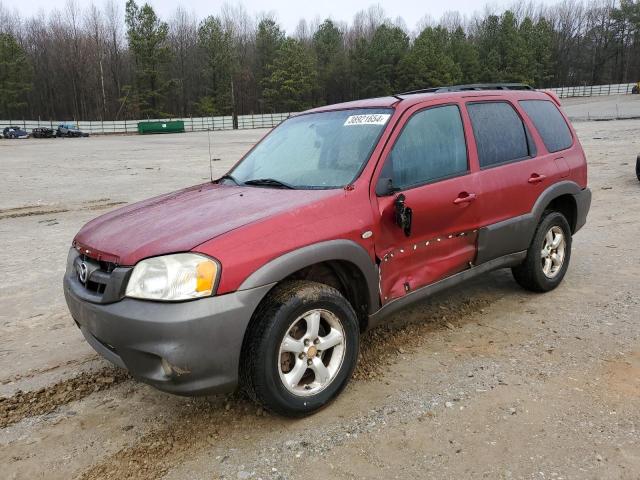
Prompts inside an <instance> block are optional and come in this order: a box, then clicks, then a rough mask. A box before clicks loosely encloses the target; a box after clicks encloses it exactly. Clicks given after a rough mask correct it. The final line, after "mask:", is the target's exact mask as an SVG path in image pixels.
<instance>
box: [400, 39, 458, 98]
mask: <svg viewBox="0 0 640 480" xmlns="http://www.w3.org/2000/svg"><path fill="white" fill-rule="evenodd" d="M399 69H400V72H401V74H400V75H401V87H400V88H401V89H402V90H416V89H420V88H426V87H435V86H439V85H452V84H455V83H459V82H460V80H461V78H462V71H461V69H460V66H459V65H457V64H456V63H455V62H454V60H453V59H452V58H451V56H450V48H449V33H448V32H447V30H446V29H445V28H443V27H435V28H433V27H426V28H425V29H424V30H422V32H421V33H420V35H418V38H416V40H415V42H414V43H413V46H412V47H411V50H410V52H409V54H408V55H407V56H405V57H404V58H403V59H402V60H401V63H400V67H399Z"/></svg>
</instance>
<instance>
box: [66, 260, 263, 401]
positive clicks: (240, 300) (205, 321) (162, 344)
mask: <svg viewBox="0 0 640 480" xmlns="http://www.w3.org/2000/svg"><path fill="white" fill-rule="evenodd" d="M271 286H272V285H265V286H262V287H257V288H253V289H250V290H242V291H238V292H234V293H231V294H227V295H221V296H219V297H208V298H203V299H199V300H194V301H189V302H180V303H166V302H151V301H144V300H135V299H131V298H124V299H122V300H120V301H118V302H115V303H110V304H97V303H92V302H89V301H87V300H84V299H82V297H81V289H82V288H84V287H83V285H82V284H81V283H80V282H79V281H78V279H77V276H76V275H75V273H74V271H67V273H66V274H65V277H64V295H65V299H66V301H67V305H68V306H69V310H70V311H71V315H72V316H73V318H74V320H75V321H76V323H77V325H78V327H79V328H80V330H81V331H82V334H83V335H84V337H85V338H86V340H87V342H89V344H90V345H91V346H92V347H93V348H94V349H95V350H96V351H97V352H98V353H99V354H101V355H102V356H103V357H105V358H106V359H107V360H109V361H111V362H112V363H114V364H115V365H118V366H120V367H123V368H126V369H127V370H129V372H130V373H131V374H132V375H133V376H134V377H135V378H137V379H139V380H141V381H143V382H145V383H148V384H151V385H153V386H154V387H156V388H158V389H160V390H163V391H166V392H170V393H175V394H180V395H202V394H209V393H219V392H227V391H231V390H233V389H234V388H235V387H236V386H237V383H238V368H239V362H240V352H241V349H242V341H243V338H244V334H245V331H246V328H247V325H248V324H249V320H250V319H251V315H252V314H253V312H254V310H255V308H256V307H257V305H258V303H259V302H260V301H261V300H262V298H263V297H264V295H265V294H266V293H267V292H268V291H269V289H270V288H271Z"/></svg>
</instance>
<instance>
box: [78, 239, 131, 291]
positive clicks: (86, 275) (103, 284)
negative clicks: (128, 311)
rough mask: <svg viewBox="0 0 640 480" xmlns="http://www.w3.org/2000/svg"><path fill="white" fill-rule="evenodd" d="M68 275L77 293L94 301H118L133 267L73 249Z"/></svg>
mask: <svg viewBox="0 0 640 480" xmlns="http://www.w3.org/2000/svg"><path fill="white" fill-rule="evenodd" d="M70 255H71V257H70V259H69V260H70V261H69V264H68V265H69V267H68V268H69V269H68V271H67V275H68V276H69V277H71V279H72V280H73V283H74V284H75V285H76V288H75V290H76V293H77V294H79V295H80V296H81V297H83V298H84V299H86V300H88V301H90V302H93V303H112V302H117V301H118V300H120V299H122V297H123V296H124V290H125V288H126V282H127V280H128V278H129V275H130V273H131V270H132V269H131V268H127V267H119V266H118V265H117V264H115V263H112V262H105V261H101V260H96V259H93V258H90V257H88V256H86V255H82V254H80V253H79V252H77V251H74V250H72V252H71V254H70Z"/></svg>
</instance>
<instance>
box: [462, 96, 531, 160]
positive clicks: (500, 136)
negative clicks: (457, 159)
mask: <svg viewBox="0 0 640 480" xmlns="http://www.w3.org/2000/svg"><path fill="white" fill-rule="evenodd" d="M467 110H468V112H469V116H470V117H471V125H472V126H473V134H474V136H475V139H476V146H477V148H478V159H479V161H480V168H486V167H491V166H494V165H500V164H502V163H507V162H512V161H515V160H522V159H525V158H530V157H533V156H535V147H534V146H533V142H532V140H531V138H530V136H529V134H528V132H527V129H526V127H525V125H524V123H522V119H521V118H520V116H519V115H518V113H517V112H516V111H515V109H514V108H513V107H512V106H511V105H510V104H509V103H507V102H480V103H469V104H467Z"/></svg>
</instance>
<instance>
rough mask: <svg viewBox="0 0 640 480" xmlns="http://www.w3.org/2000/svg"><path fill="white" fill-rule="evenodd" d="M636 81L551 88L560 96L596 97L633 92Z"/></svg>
mask: <svg viewBox="0 0 640 480" xmlns="http://www.w3.org/2000/svg"><path fill="white" fill-rule="evenodd" d="M635 85H636V84H635V83H614V84H612V85H580V86H576V87H559V88H549V89H547V90H551V91H553V92H554V93H555V94H556V95H558V96H559V97H560V98H568V97H595V96H600V95H626V94H628V93H631V90H632V89H633V87H634V86H635Z"/></svg>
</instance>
